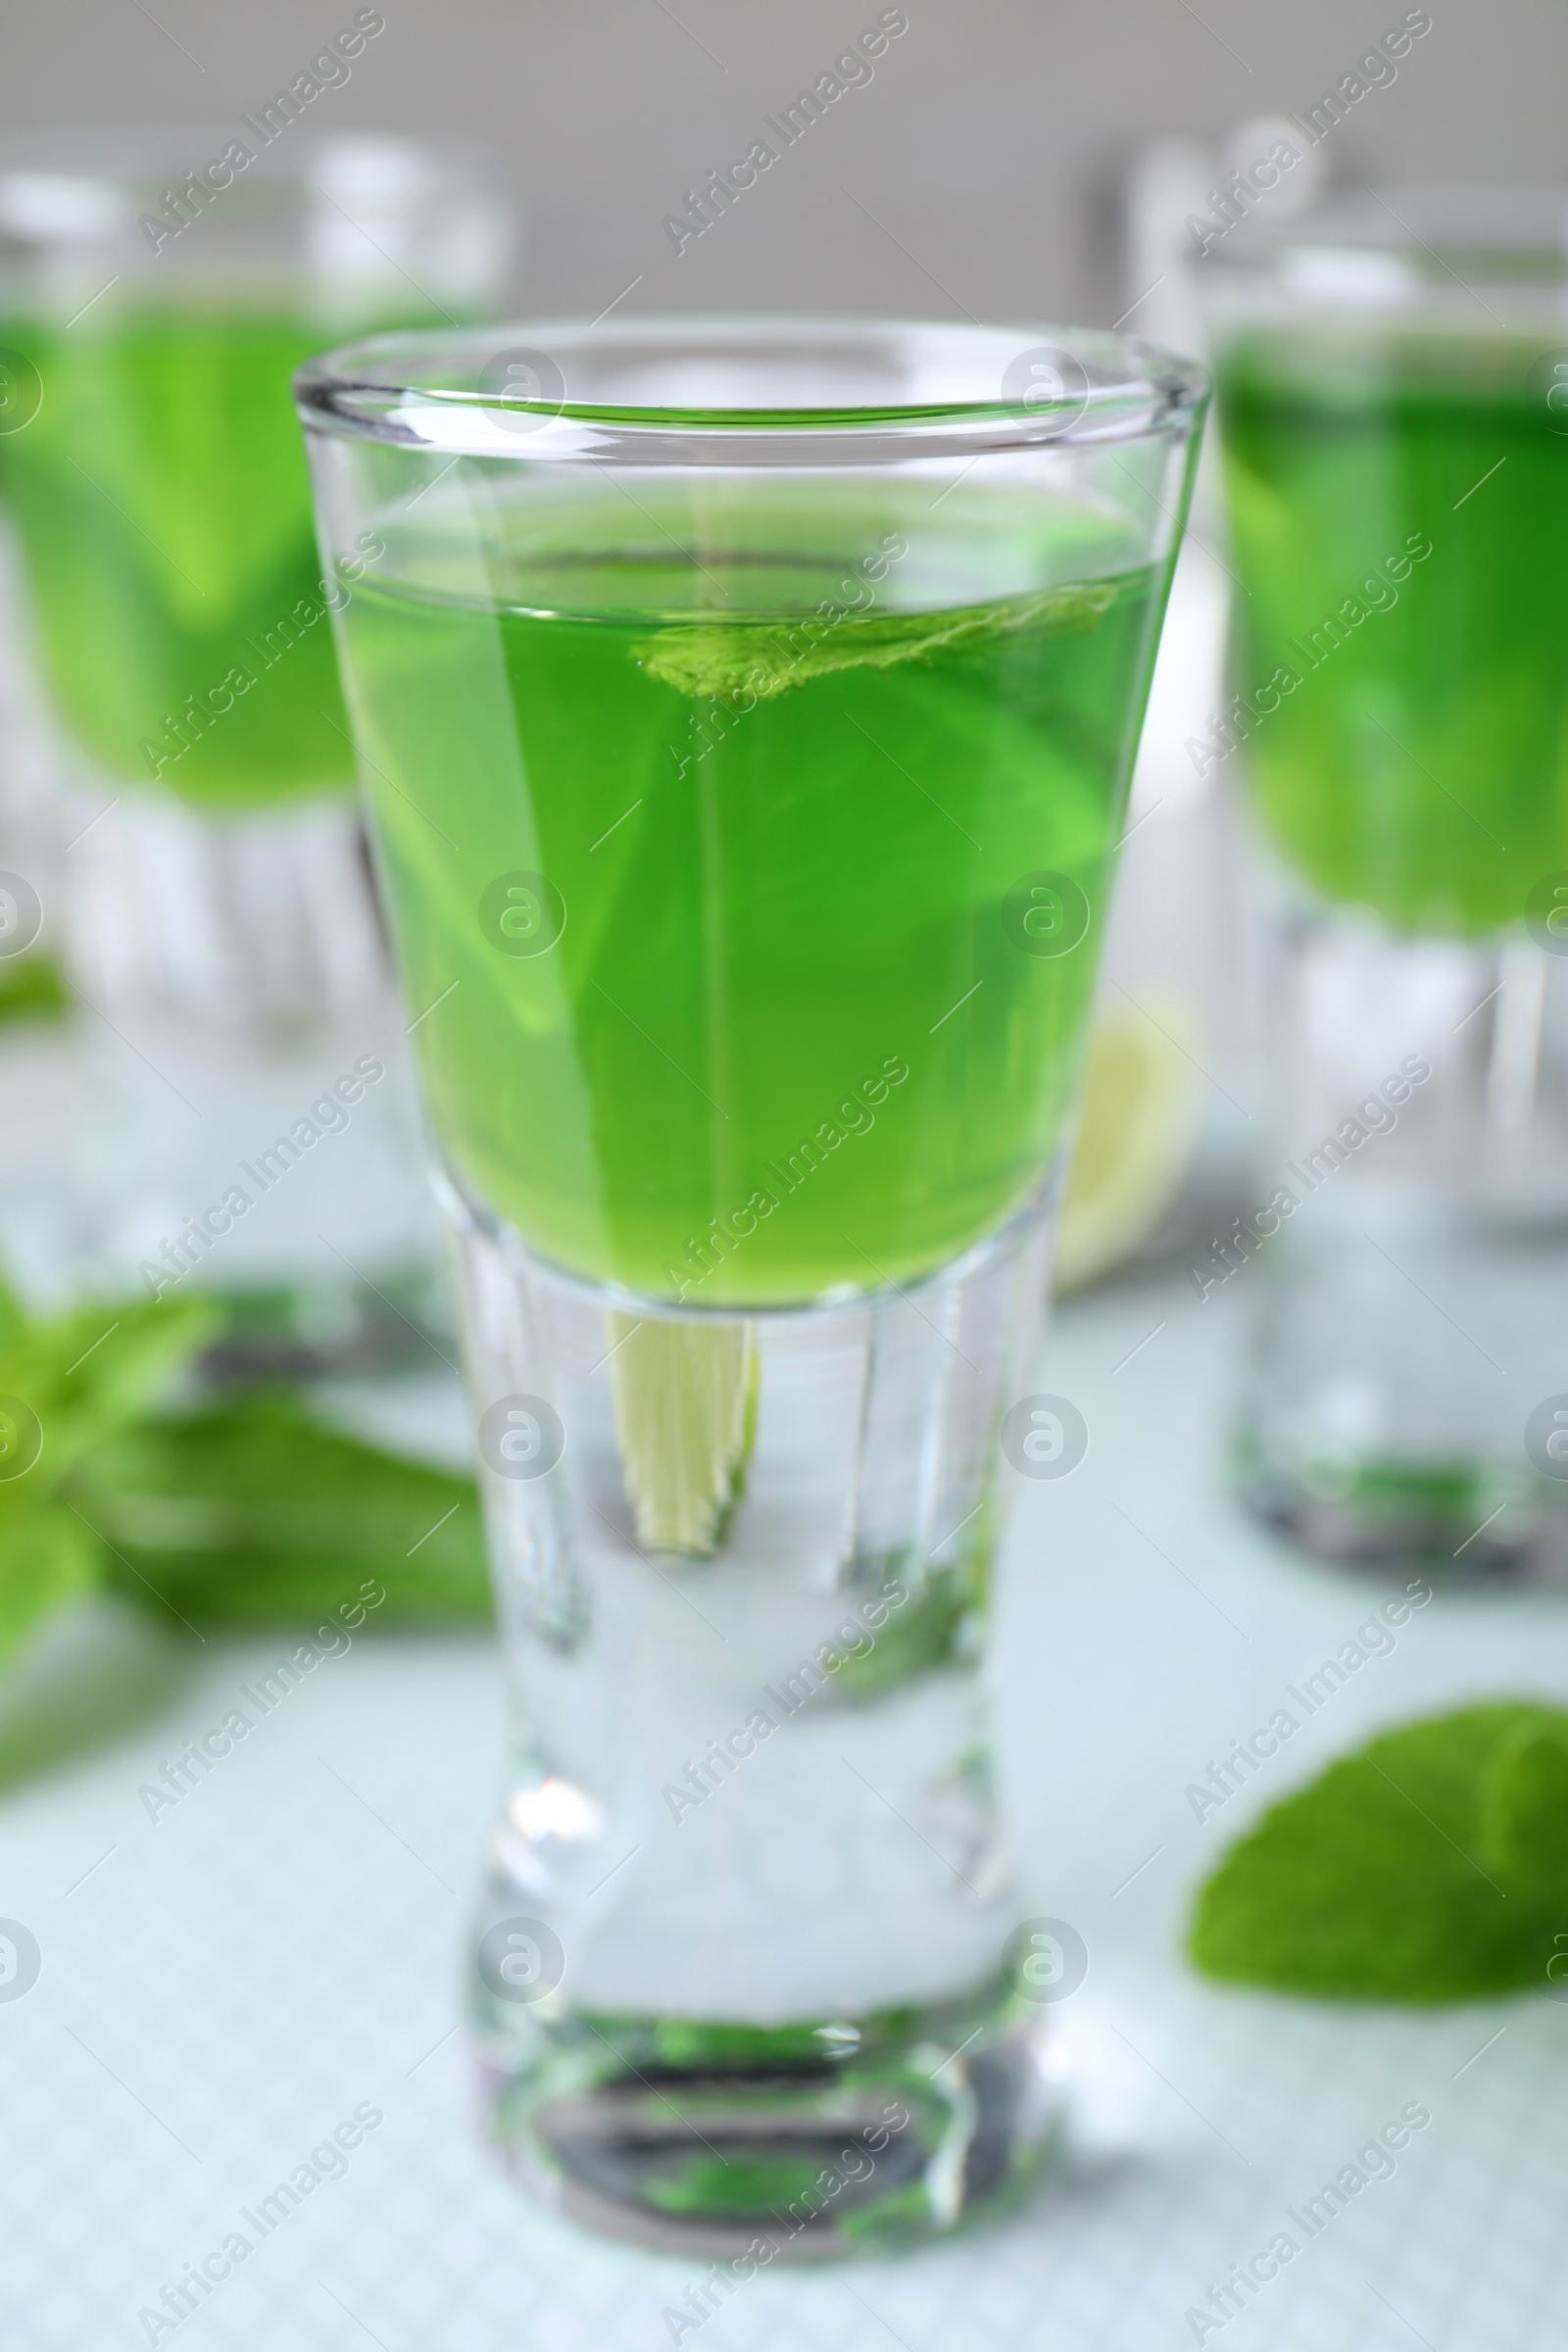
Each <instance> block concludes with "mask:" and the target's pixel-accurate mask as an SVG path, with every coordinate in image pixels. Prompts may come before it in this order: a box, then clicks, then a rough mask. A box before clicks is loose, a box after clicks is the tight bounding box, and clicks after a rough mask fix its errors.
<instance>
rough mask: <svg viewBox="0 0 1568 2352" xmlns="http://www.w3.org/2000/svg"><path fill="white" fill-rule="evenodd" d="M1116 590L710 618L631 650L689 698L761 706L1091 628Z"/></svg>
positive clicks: (1094, 587)
mask: <svg viewBox="0 0 1568 2352" xmlns="http://www.w3.org/2000/svg"><path fill="white" fill-rule="evenodd" d="M1115 596H1116V588H1115V584H1114V582H1112V581H1109V580H1105V581H1095V582H1093V583H1091V584H1090V585H1089V586H1087V587H1084V586H1078V587H1072V588H1048V589H1044V590H1042V591H1041V592H1040V593H1039V594H1038V595H1035V596H1023V597H1015V598H1014V599H1013V600H1012V602H1011V603H1009V604H997V605H986V606H982V607H980V608H979V609H978V610H977V609H975V608H973V607H968V608H965V609H964V610H962V611H960V612H956V613H889V614H879V615H877V616H876V617H875V618H864V617H862V616H861V615H859V614H858V613H851V612H848V611H839V612H835V613H803V614H802V615H801V617H800V619H799V620H798V621H793V622H787V623H780V622H777V621H771V620H770V621H766V622H762V623H759V622H757V621H745V620H740V621H729V620H712V621H705V622H699V623H697V624H696V625H693V624H691V623H689V622H687V623H682V624H681V625H680V626H679V627H674V628H667V629H660V630H659V631H658V632H657V633H656V634H655V635H654V636H652V637H649V638H645V639H644V640H643V642H642V643H641V644H640V645H639V646H637V647H636V648H635V655H636V659H637V660H638V662H640V663H641V665H642V667H643V668H644V669H645V670H647V672H648V674H649V676H650V677H655V678H661V679H662V681H663V682H664V684H665V685H666V686H673V687H675V688H676V690H677V691H678V692H679V693H681V694H685V695H690V696H691V698H692V700H693V701H694V702H700V703H712V702H732V701H734V700H735V699H736V698H737V697H742V696H746V695H755V696H756V697H757V699H758V701H759V702H766V701H768V700H770V699H771V697H772V696H774V695H777V694H783V693H784V692H785V691H786V690H787V689H788V688H790V687H792V686H805V685H808V684H809V682H810V680H811V679H812V678H821V677H826V676H827V675H829V673H830V672H831V671H833V670H837V669H862V668H863V669H889V668H891V667H892V665H893V664H894V662H917V661H926V660H929V658H930V656H931V655H932V654H937V653H942V652H944V651H945V650H947V649H948V648H949V647H952V646H958V645H965V644H968V643H970V642H971V641H973V640H975V639H978V638H983V637H997V636H1001V635H1003V634H1004V633H1005V631H1007V630H1010V629H1020V628H1024V627H1026V626H1027V625H1028V624H1029V623H1031V622H1039V623H1042V624H1043V625H1045V626H1047V627H1050V628H1061V629H1091V628H1093V627H1094V626H1095V624H1096V622H1097V621H1098V620H1099V619H1100V617H1101V614H1102V613H1104V612H1105V611H1106V610H1107V609H1108V607H1109V606H1110V605H1111V604H1112V603H1114V601H1115Z"/></svg>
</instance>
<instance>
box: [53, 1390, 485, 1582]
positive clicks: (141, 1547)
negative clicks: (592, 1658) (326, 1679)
mask: <svg viewBox="0 0 1568 2352" xmlns="http://www.w3.org/2000/svg"><path fill="white" fill-rule="evenodd" d="M81 1507H82V1509H83V1511H84V1512H85V1513H86V1515H87V1516H88V1517H89V1518H90V1519H91V1521H92V1523H93V1525H94V1526H95V1527H96V1528H97V1529H98V1531H99V1532H100V1534H101V1535H102V1537H103V1539H104V1541H105V1543H106V1544H108V1545H109V1546H110V1556H109V1559H108V1562H107V1570H106V1574H107V1581H108V1583H109V1585H110V1587H111V1589H114V1590H118V1591H122V1592H123V1593H125V1594H126V1595H127V1596H128V1597H130V1598H133V1599H134V1598H138V1597H139V1598H141V1599H144V1600H145V1599H147V1598H148V1597H149V1596H150V1595H153V1596H156V1597H157V1598H158V1599H159V1600H161V1601H163V1602H164V1603H165V1604H166V1605H167V1606H168V1607H169V1608H171V1609H172V1610H173V1611H175V1612H176V1613H177V1614H178V1615H179V1616H180V1617H182V1618H184V1619H185V1620H186V1621H187V1622H188V1623H190V1624H193V1625H197V1626H207V1627H212V1626H222V1627H229V1626H231V1627H236V1628H237V1627H242V1626H257V1625H270V1624H276V1623H278V1622H279V1621H287V1620H299V1621H304V1620H305V1619H307V1618H314V1617H317V1616H324V1615H325V1614H327V1613H328V1612H329V1611H331V1610H333V1609H335V1608H337V1607H338V1606H339V1605H340V1604H342V1603H344V1602H346V1601H352V1600H354V1598H355V1597H356V1595H357V1593H358V1592H359V1590H360V1587H361V1585H362V1584H363V1583H364V1582H365V1581H366V1580H367V1579H371V1578H373V1579H374V1580H375V1581H376V1582H377V1583H378V1584H379V1585H380V1586H381V1587H382V1588H384V1593H385V1601H384V1605H383V1604H377V1606H378V1614H377V1618H376V1622H377V1624H378V1625H385V1624H388V1623H391V1622H396V1621H399V1620H401V1621H404V1622H416V1623H430V1622H434V1621H437V1620H441V1619H458V1620H466V1621H468V1622H471V1623H476V1624H483V1623H487V1622H488V1620H489V1616H490V1586H489V1580H488V1576H487V1574H486V1568H485V1554H484V1543H483V1537H482V1532H481V1529H480V1523H479V1509H478V1497H477V1494H476V1491H475V1488H474V1484H473V1481H472V1480H471V1479H469V1478H465V1477H460V1476H458V1475H455V1474H454V1473H453V1472H451V1471H447V1470H439V1469H432V1468H430V1467H428V1466H427V1465H426V1464H424V1463H422V1462H415V1461H409V1460H407V1459H405V1458H404V1457H402V1456H400V1455H395V1454H389V1453H383V1452H382V1451H381V1450H380V1448H379V1447H378V1446H369V1445H366V1444H365V1443H364V1442H363V1441H362V1440H360V1439H358V1438H352V1437H348V1436H345V1435H344V1434H343V1433H342V1432H341V1431H339V1430H336V1429H332V1428H330V1427H328V1426H327V1425H326V1424H325V1423H323V1422H321V1421H319V1420H317V1419H316V1418H315V1416H314V1415H313V1414H312V1413H311V1411H310V1409H309V1407H308V1406H307V1405H306V1403H305V1402H304V1400H303V1399H302V1398H301V1397H298V1396H297V1395H296V1394H295V1393H293V1392H292V1391H289V1390H286V1389H280V1390H263V1391H260V1392H256V1391H252V1392H247V1393H244V1394H242V1395H240V1396H238V1397H234V1398H232V1399H229V1400H227V1401H224V1402H221V1403H215V1404H212V1405H209V1406H207V1407H205V1408H203V1409H201V1410H198V1411H195V1412H189V1413H185V1414H181V1415H178V1416H176V1417H171V1418H167V1419H161V1420H155V1421H144V1422H141V1423H139V1424H137V1425H136V1426H134V1427H131V1428H128V1429H126V1430H124V1431H123V1432H122V1433H121V1434H120V1436H119V1437H118V1438H117V1439H116V1440H115V1441H114V1443H113V1444H111V1445H108V1446H105V1447H103V1448H102V1449H101V1450H100V1452H99V1454H98V1456H97V1458H96V1459H95V1461H94V1463H93V1465H92V1469H91V1472H90V1475H89V1476H88V1477H87V1478H86V1479H85V1480H84V1482H83V1487H82V1492H81Z"/></svg>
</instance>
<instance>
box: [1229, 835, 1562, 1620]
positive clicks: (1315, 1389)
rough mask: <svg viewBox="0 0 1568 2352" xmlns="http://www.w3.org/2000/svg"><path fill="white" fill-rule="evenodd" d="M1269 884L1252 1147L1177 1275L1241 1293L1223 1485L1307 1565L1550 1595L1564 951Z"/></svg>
mask: <svg viewBox="0 0 1568 2352" xmlns="http://www.w3.org/2000/svg"><path fill="white" fill-rule="evenodd" d="M1273 887H1274V889H1275V891H1276V894H1277V897H1278V900H1279V904H1278V905H1277V907H1276V918H1275V923H1274V928H1273V934H1272V951H1273V960H1272V972H1271V983H1270V996H1271V1037H1270V1062H1271V1068H1272V1072H1273V1078H1274V1083H1275V1089H1276V1096H1277V1100H1276V1103H1275V1122H1274V1124H1275V1132H1274V1139H1273V1144H1272V1147H1271V1151H1270V1155H1269V1157H1268V1158H1267V1159H1265V1160H1263V1161H1260V1163H1259V1173H1258V1187H1257V1193H1256V1195H1255V1199H1256V1201H1257V1206H1256V1207H1255V1208H1254V1210H1253V1211H1252V1213H1251V1214H1250V1216H1249V1217H1245V1218H1238V1219H1237V1220H1236V1221H1235V1223H1234V1225H1233V1228H1232V1231H1231V1233H1230V1234H1229V1235H1226V1236H1223V1237H1216V1240H1215V1243H1214V1246H1213V1252H1212V1257H1211V1259H1210V1262H1209V1264H1208V1265H1207V1266H1206V1267H1195V1269H1194V1272H1195V1275H1196V1277H1197V1279H1198V1282H1199V1287H1200V1288H1201V1290H1202V1291H1203V1293H1204V1295H1205V1296H1206V1295H1207V1294H1208V1293H1209V1292H1211V1291H1212V1290H1214V1288H1215V1287H1216V1286H1217V1285H1220V1284H1223V1285H1225V1286H1227V1291H1228V1295H1232V1296H1234V1295H1236V1293H1239V1292H1241V1291H1244V1290H1245V1291H1248V1292H1250V1295H1251V1299H1252V1304H1253V1309H1254V1314H1255V1326H1254V1333H1255V1336H1254V1344H1253V1348H1252V1353H1251V1359H1250V1364H1249V1366H1248V1379H1247V1384H1246V1392H1245V1405H1244V1416H1243V1426H1242V1430H1241V1437H1240V1445H1239V1449H1238V1450H1239V1470H1240V1477H1241V1483H1242V1490H1243V1493H1244V1495H1245V1496H1246V1498H1247V1500H1248V1501H1249V1502H1250V1505H1251V1507H1252V1508H1253V1509H1254V1510H1255V1511H1256V1512H1257V1513H1258V1514H1259V1516H1260V1517H1262V1518H1263V1519H1265V1520H1266V1521H1267V1522H1268V1523H1269V1524H1270V1525H1271V1526H1272V1527H1274V1528H1276V1529H1278V1530H1280V1531H1282V1532H1283V1533H1285V1534H1286V1535H1288V1536H1289V1537H1290V1538H1291V1539H1292V1540H1293V1541H1294V1542H1295V1543H1297V1544H1300V1545H1302V1546H1303V1547H1304V1548H1305V1549H1307V1550H1309V1551H1311V1552H1314V1553H1316V1554H1318V1555H1319V1556H1321V1557H1325V1558H1329V1559H1333V1560H1343V1561H1347V1562H1351V1563H1362V1564H1365V1565H1368V1566H1379V1565H1382V1564H1384V1563H1397V1562H1399V1561H1402V1560H1410V1561H1414V1560H1419V1561H1420V1562H1421V1563H1422V1564H1423V1566H1430V1567H1431V1568H1433V1569H1434V1570H1435V1571H1437V1572H1439V1573H1441V1575H1442V1576H1443V1577H1444V1578H1445V1579H1446V1580H1447V1581H1449V1582H1458V1581H1462V1580H1466V1579H1469V1580H1479V1581H1488V1580H1491V1579H1495V1578H1497V1577H1514V1578H1518V1577H1528V1578H1539V1579H1543V1580H1549V1581H1555V1580H1558V1579H1560V1578H1562V1577H1563V1576H1564V1575H1568V1511H1565V1507H1564V1506H1568V1355H1565V1354H1564V1351H1563V1344H1562V1334H1563V1331H1564V1330H1565V1328H1568V957H1565V956H1563V955H1562V954H1561V953H1559V952H1558V949H1559V943H1558V942H1557V941H1556V940H1555V938H1554V937H1553V936H1552V935H1550V934H1549V933H1547V932H1545V931H1544V930H1541V929H1540V927H1537V928H1534V929H1533V928H1532V927H1530V926H1528V925H1520V926H1519V927H1518V928H1517V929H1515V930H1512V931H1509V932H1505V933H1501V934H1499V935H1497V936H1496V937H1495V938H1490V939H1481V940H1463V939H1457V938H1452V937H1445V938H1425V937H1419V936H1412V935H1407V934H1402V933H1398V932H1395V931H1393V930H1391V929H1390V928H1388V927H1387V926H1386V925H1385V924H1383V923H1381V922H1380V921H1379V920H1378V919H1377V918H1376V917H1375V916H1374V915H1372V914H1371V913H1370V912H1368V911H1366V910H1364V909H1356V908H1349V907H1329V906H1326V905H1323V904H1321V903H1318V902H1307V901H1305V900H1304V899H1303V898H1302V897H1301V895H1300V893H1299V891H1298V890H1297V889H1296V888H1295V887H1294V886H1291V885H1288V884H1286V883H1284V882H1282V881H1281V880H1280V879H1279V877H1278V876H1276V877H1275V880H1274V884H1273ZM1538 931H1539V935H1538ZM1232 1285H1234V1290H1231V1289H1230V1286H1232Z"/></svg>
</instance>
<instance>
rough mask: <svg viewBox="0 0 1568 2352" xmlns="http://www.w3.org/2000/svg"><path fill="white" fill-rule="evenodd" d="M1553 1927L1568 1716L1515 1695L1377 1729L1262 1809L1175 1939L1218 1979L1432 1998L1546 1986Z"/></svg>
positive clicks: (1566, 1790) (1341, 1996)
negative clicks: (1183, 1940)
mask: <svg viewBox="0 0 1568 2352" xmlns="http://www.w3.org/2000/svg"><path fill="white" fill-rule="evenodd" d="M1559 1937H1561V1938H1565V1939H1568V1715H1565V1714H1563V1713H1561V1712H1560V1711H1559V1710H1558V1709H1556V1708H1553V1707H1544V1706H1537V1705H1533V1704H1529V1703H1526V1702H1514V1703H1496V1704H1492V1705H1487V1706H1477V1707H1467V1708H1464V1709H1463V1710H1461V1711H1460V1712H1459V1713H1457V1714H1453V1715H1445V1716H1438V1717H1435V1718H1433V1719H1432V1720H1431V1721H1428V1722H1425V1723H1413V1724H1409V1725H1407V1726H1405V1727H1404V1728H1403V1729H1402V1730H1399V1731H1396V1732H1388V1733H1385V1734H1383V1735H1382V1736H1381V1737H1379V1738H1378V1739H1376V1740H1371V1741H1370V1742H1369V1743H1368V1745H1367V1746H1366V1747H1364V1748H1362V1749H1361V1750H1359V1751H1358V1752H1357V1753H1356V1754H1354V1755H1350V1756H1346V1757H1344V1758H1342V1759H1341V1761H1339V1762H1338V1763H1336V1764H1332V1765H1331V1766H1330V1767H1329V1769H1328V1770H1327V1771H1326V1772H1325V1773H1323V1774H1322V1775H1321V1777H1320V1778H1319V1779H1318V1780H1316V1781H1314V1782H1312V1783H1311V1784H1310V1786H1309V1787H1307V1788H1305V1789H1299V1790H1298V1791H1297V1792H1296V1794H1295V1795H1293V1796H1289V1797H1287V1798H1286V1799H1285V1800H1284V1801H1283V1803H1281V1804H1277V1805H1275V1806H1273V1807H1271V1809H1270V1810H1269V1811H1268V1812H1267V1813H1266V1814H1265V1815H1264V1816H1263V1818H1262V1820H1261V1821H1260V1822H1259V1823H1258V1824H1257V1826H1256V1828H1255V1829H1253V1830H1252V1831H1251V1832H1250V1834H1249V1835H1248V1836H1246V1837H1244V1838H1240V1839H1239V1840H1238V1841H1237V1843H1236V1844H1235V1845H1233V1846H1232V1847H1231V1849H1230V1851H1229V1853H1228V1854H1227V1855H1226V1856H1225V1859H1224V1860H1223V1862H1221V1864H1220V1866H1219V1868H1218V1869H1217V1870H1216V1871H1215V1872H1214V1874H1213V1876H1212V1877H1211V1878H1210V1879H1209V1880H1208V1882H1207V1884H1206V1885H1205V1886H1204V1887H1203V1888H1202V1890H1201V1894H1200V1896H1199V1899H1198V1905H1197V1910H1196V1913H1195V1916H1194V1920H1193V1925H1192V1930H1191V1936H1190V1943H1189V1949H1190V1951H1191V1954H1192V1957H1193V1959H1194V1961H1195V1962H1196V1963H1197V1965H1198V1966H1199V1967H1200V1968H1201V1970H1202V1971H1203V1972H1204V1974H1205V1975H1207V1976H1211V1977H1216V1978H1219V1979H1221V1980H1223V1981H1225V1982H1227V1983H1230V1984H1238V1985H1265V1986H1267V1987H1269V1988H1270V1989H1271V1990H1274V1991H1278V1992H1297V1993H1308V1994H1312V1995H1315V1996H1316V1997H1318V1998H1320V1999H1328V2000H1372V2001H1397V2002H1401V2003H1436V2002H1443V2001H1464V2000H1482V1999H1486V1998H1489V1997H1491V1996H1493V1995H1495V1994H1497V1993H1503V1992H1512V1991H1516V1990H1520V1989H1522V1988H1524V1987H1526V1986H1528V1985H1541V1986H1544V1985H1546V1983H1547V1982H1548V1979H1547V1973H1546V1972H1547V1967H1548V1964H1549V1963H1550V1962H1551V1961H1552V1960H1553V1958H1554V1957H1560V1956H1561V1954H1562V1953H1563V1952H1564V1951H1568V1940H1564V1941H1559V1940H1557V1939H1558V1938H1559ZM1561 1973H1562V1972H1561V1971H1560V1970H1559V1971H1558V1974H1561Z"/></svg>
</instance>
